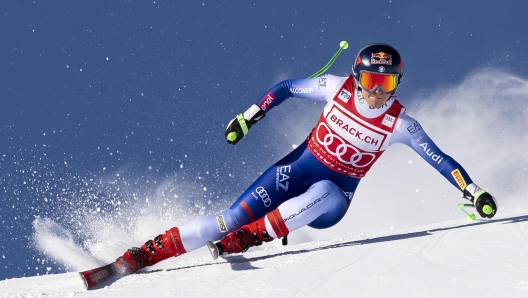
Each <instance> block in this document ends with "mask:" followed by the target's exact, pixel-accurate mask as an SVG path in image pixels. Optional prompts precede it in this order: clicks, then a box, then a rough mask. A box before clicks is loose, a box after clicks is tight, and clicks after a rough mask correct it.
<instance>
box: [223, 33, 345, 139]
mask: <svg viewBox="0 0 528 298" xmlns="http://www.w3.org/2000/svg"><path fill="white" fill-rule="evenodd" d="M346 49H348V42H347V41H346V40H343V41H341V42H340V43H339V50H337V52H336V53H335V54H334V56H332V58H331V59H330V61H328V63H326V65H325V66H323V68H321V69H319V70H318V71H317V72H316V73H314V74H313V75H311V76H309V77H308V78H309V79H313V78H315V77H318V76H320V75H321V74H322V73H323V72H325V71H326V70H327V69H328V68H330V66H332V64H334V61H335V60H336V59H337V57H338V56H339V54H341V52H342V51H343V50H346ZM240 115H242V114H240ZM237 117H238V116H237ZM236 138H237V133H236V132H234V131H232V132H230V133H229V134H228V135H227V139H228V140H230V141H234V140H236Z"/></svg>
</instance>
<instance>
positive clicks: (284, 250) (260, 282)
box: [0, 212, 528, 298]
mask: <svg viewBox="0 0 528 298" xmlns="http://www.w3.org/2000/svg"><path fill="white" fill-rule="evenodd" d="M526 235H528V212H525V213H522V214H519V215H511V216H506V215H504V217H502V218H501V217H499V218H496V219H492V220H476V221H474V222H466V221H465V220H455V221H447V222H442V223H437V224H431V225H427V226H422V227H418V228H412V229H406V230H395V231H392V232H391V233H387V234H383V235H379V236H377V237H373V238H364V237H359V236H358V237H354V238H342V239H334V240H329V241H311V242H306V243H301V244H296V245H288V246H280V245H277V246H273V245H269V244H271V243H274V242H271V243H268V245H266V244H264V245H263V246H261V247H259V248H253V249H250V251H248V252H246V253H244V254H241V255H230V256H227V257H226V258H225V259H222V258H221V259H219V260H217V261H211V260H210V258H209V252H208V251H207V249H205V248H204V249H202V250H198V251H195V252H193V253H191V254H192V256H191V258H188V259H185V260H182V261H181V262H180V263H177V265H174V263H165V264H164V263H163V262H162V263H161V264H158V265H157V267H156V268H155V269H152V270H150V271H146V272H141V273H139V274H134V275H131V276H126V277H124V278H121V279H119V280H117V281H115V282H113V283H110V284H108V285H107V286H105V287H103V288H100V289H96V290H91V291H85V290H84V287H83V283H82V281H81V279H80V277H79V276H78V274H77V273H76V272H71V273H64V274H55V275H45V276H39V277H25V278H15V279H9V280H4V281H0V289H1V290H2V291H1V294H0V297H140V296H143V295H144V294H145V293H146V291H148V294H149V295H154V296H156V297H224V296H226V297H275V296H280V297H344V296H348V297H465V298H466V297H526V296H527V295H528V274H527V273H528V258H526V254H527V253H526ZM62 236H63V237H66V238H67V235H62ZM173 260H178V258H174V259H173Z"/></svg>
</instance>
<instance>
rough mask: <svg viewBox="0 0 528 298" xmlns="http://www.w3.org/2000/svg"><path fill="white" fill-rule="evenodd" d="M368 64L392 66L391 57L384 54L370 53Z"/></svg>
mask: <svg viewBox="0 0 528 298" xmlns="http://www.w3.org/2000/svg"><path fill="white" fill-rule="evenodd" d="M370 64H385V65H392V55H391V54H387V53H384V52H378V53H372V54H371V56H370Z"/></svg>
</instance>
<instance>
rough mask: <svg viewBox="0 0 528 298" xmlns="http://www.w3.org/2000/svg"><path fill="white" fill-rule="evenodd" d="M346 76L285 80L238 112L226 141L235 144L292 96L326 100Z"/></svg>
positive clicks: (333, 93) (229, 126)
mask: <svg viewBox="0 0 528 298" xmlns="http://www.w3.org/2000/svg"><path fill="white" fill-rule="evenodd" d="M345 80H346V77H338V76H333V75H323V76H321V77H317V78H313V79H294V80H284V81H282V82H280V83H278V84H277V85H275V86H273V87H271V89H269V90H268V91H267V92H266V93H264V95H263V96H262V97H261V98H260V99H259V100H258V101H257V103H256V104H254V105H252V106H251V107H249V109H247V110H246V111H245V112H244V113H242V114H238V115H237V116H236V117H235V118H233V119H232V120H231V121H230V122H229V124H228V125H227V129H226V132H225V138H226V141H227V142H228V143H229V144H232V145H235V144H236V143H238V142H239V141H240V140H241V139H242V138H243V137H244V136H245V135H246V134H247V133H248V132H249V129H250V128H251V126H253V125H254V124H255V123H257V122H258V121H259V120H260V119H262V118H264V117H265V116H266V113H267V112H268V111H269V110H271V109H273V108H274V107H276V106H278V105H280V104H281V103H283V102H284V101H286V100H287V99H289V98H291V97H298V98H303V99H309V100H315V101H326V100H329V99H331V98H333V96H334V95H335V93H336V92H337V89H338V88H339V87H340V86H341V85H342V84H343V82H344V81H345Z"/></svg>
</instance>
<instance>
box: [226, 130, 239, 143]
mask: <svg viewBox="0 0 528 298" xmlns="http://www.w3.org/2000/svg"><path fill="white" fill-rule="evenodd" d="M236 138H237V133H236V132H235V131H232V132H230V133H229V134H227V140H229V141H230V142H234V141H235V140H236Z"/></svg>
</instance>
